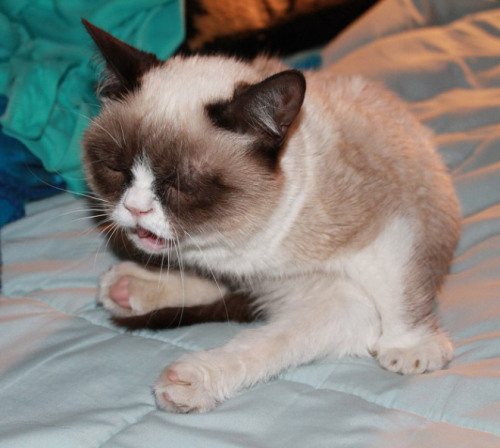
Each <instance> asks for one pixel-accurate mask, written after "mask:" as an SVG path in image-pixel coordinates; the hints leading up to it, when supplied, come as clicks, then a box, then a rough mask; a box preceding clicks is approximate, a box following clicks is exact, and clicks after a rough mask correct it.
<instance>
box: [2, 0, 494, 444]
mask: <svg viewBox="0 0 500 448" xmlns="http://www.w3.org/2000/svg"><path fill="white" fill-rule="evenodd" d="M446 5H447V6H448V11H447V14H446V17H444V16H443V14H444V12H446V8H445V6H446ZM473 8H476V9H475V11H473V10H472V9H473ZM441 17H443V18H445V19H446V20H441V19H440V18H441ZM382 18H383V19H384V20H382ZM438 19H439V20H438ZM441 24H445V26H441ZM370 34H371V35H372V38H371V39H370V38H369V35H370ZM347 47H349V50H348V51H345V50H346V48H347ZM340 54H342V55H341V56H339V55H340ZM322 59H323V61H326V63H328V64H329V65H330V66H331V70H333V71H335V72H340V73H352V72H356V73H362V74H364V75H366V76H369V77H371V78H373V79H377V80H379V81H383V82H385V83H388V84H389V85H390V86H391V87H392V88H393V89H394V90H395V91H396V92H398V93H399V94H400V95H402V96H403V97H405V98H406V99H407V100H408V101H410V106H411V108H412V109H413V111H414V112H415V114H416V115H417V116H418V117H419V118H420V119H421V120H423V121H424V122H425V123H426V124H427V125H429V126H430V127H431V128H432V129H434V131H435V133H436V140H437V143H438V146H439V150H440V151H441V153H442V154H443V155H444V156H445V159H446V161H447V163H448V165H449V167H450V169H451V171H452V176H453V180H454V184H455V186H456V188H457V192H458V196H459V200H460V203H461V205H462V210H463V215H464V218H463V231H462V237H461V240H460V244H459V246H458V248H457V251H456V254H455V259H454V262H453V266H452V269H451V274H450V276H449V277H448V279H447V282H446V284H445V286H444V288H443V290H442V291H441V293H440V294H439V297H438V301H437V304H436V306H437V311H438V315H439V318H440V320H441V322H442V324H443V326H444V327H445V328H446V329H447V330H448V331H449V333H450V336H451V338H452V339H453V341H454V344H455V347H456V354H455V358H454V359H453V361H452V362H451V363H450V365H449V366H448V367H447V368H446V369H445V370H441V371H437V372H432V373H428V374H424V375H407V376H402V375H396V374H393V373H390V372H387V371H385V370H383V369H382V368H380V366H379V365H378V364H377V362H375V361H374V360H373V359H368V358H363V359H353V358H342V359H327V360H322V361H319V362H316V363H313V364H311V365H307V366H301V367H298V368H295V369H290V370H288V371H285V372H282V373H281V374H280V375H279V376H278V377H277V378H274V379H273V380H272V381H270V382H268V383H265V384H259V385H257V386H255V387H253V388H250V389H248V390H245V391H243V392H242V393H241V394H238V395H237V396H236V397H234V398H233V399H231V400H229V401H227V402H226V403H223V404H221V405H220V406H218V407H217V408H216V409H215V410H214V411H212V412H210V413H207V414H198V415H196V414H194V415H175V414H169V413H165V412H162V411H159V410H158V409H157V408H156V406H155V403H154V398H153V395H152V393H151V387H152V385H153V384H154V382H155V380H156V378H157V377H158V374H159V372H160V371H161V370H162V369H163V368H164V367H165V366H166V365H168V364H169V363H171V362H173V361H175V360H176V359H177V358H178V357H179V356H181V355H182V354H184V353H189V352H192V351H194V350H201V349H206V348H210V347H213V346H216V345H220V344H222V343H224V341H226V340H228V339H229V338H231V337H232V336H234V335H236V334H237V333H238V332H239V331H240V330H241V329H242V328H243V327H244V326H243V325H237V324H232V323H221V324H205V325H196V326H192V327H188V328H178V329H173V330H169V331H158V332H153V331H147V330H141V331H134V332H125V331H123V330H122V329H120V328H117V327H116V326H114V325H113V324H112V323H111V322H110V321H109V315H108V313H107V312H106V311H105V310H103V309H102V308H101V307H99V306H97V305H96V303H95V296H96V292H97V283H98V277H99V275H100V274H101V273H102V272H104V271H105V270H106V269H107V268H108V267H109V266H110V265H111V264H113V263H115V262H116V261H117V258H116V257H115V255H113V254H112V252H111V251H110V249H109V248H108V247H107V243H106V236H105V232H101V231H100V230H99V229H97V228H95V223H94V222H93V221H92V220H91V219H89V215H90V214H91V213H92V212H91V211H86V208H87V207H88V204H87V203H86V202H85V201H84V200H83V199H75V198H74V197H72V196H70V195H69V194H63V195H58V196H56V197H53V198H50V199H45V200H43V201H41V202H34V203H31V204H29V206H28V208H27V216H26V217H25V218H23V219H21V220H19V221H16V222H14V223H11V224H8V225H7V226H5V227H4V228H3V229H2V232H1V235H0V236H1V243H2V248H3V257H4V258H3V260H4V266H3V269H2V274H3V280H4V283H3V296H0V447H2V448H45V447H50V448H53V447H57V448H59V447H64V448H66V447H71V448H89V447H102V448H142V447H147V448H164V447H168V448H177V447H181V448H184V447H186V448H190V447H199V446H200V447H204V448H205V447H206V448H229V447H234V448H282V447H286V448H295V447H307V448H309V447H312V448H336V447H343V448H385V447H389V448H393V447H396V448H431V447H432V448H450V447H453V448H493V447H499V446H500V331H499V329H500V306H499V304H500V300H499V297H500V283H499V279H500V151H499V148H500V7H498V2H490V1H488V0H484V1H483V0H475V1H470V0H412V1H411V0H386V1H383V2H382V3H381V4H380V6H379V7H377V8H376V9H375V10H373V11H372V12H371V13H369V14H368V15H367V16H366V17H365V18H364V19H362V20H361V21H360V22H359V24H358V25H356V26H354V27H353V28H352V29H351V30H349V31H348V32H347V33H346V34H344V35H343V36H341V38H340V39H339V40H338V41H336V42H334V43H333V44H332V46H330V47H328V48H327V49H326V50H325V51H324V52H322ZM419 75H420V76H419ZM108 230H109V229H108Z"/></svg>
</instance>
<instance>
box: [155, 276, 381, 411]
mask: <svg viewBox="0 0 500 448" xmlns="http://www.w3.org/2000/svg"><path fill="white" fill-rule="evenodd" d="M316 280H317V281H315V282H313V281H311V279H298V281H297V282H296V283H294V285H293V286H292V287H291V288H290V290H289V292H288V294H287V295H286V296H285V297H284V298H282V299H279V300H277V301H276V302H275V304H274V306H276V305H278V304H279V303H280V301H281V303H282V304H283V309H280V308H279V307H277V308H274V309H273V310H271V318H270V320H269V322H268V323H267V324H265V325H263V326H261V327H258V328H252V329H247V330H244V331H242V332H241V333H239V334H238V335H236V337H234V338H233V339H232V340H230V341H229V342H228V343H227V344H225V345H224V346H222V347H219V348H215V349H211V350H207V351H203V352H197V353H191V354H187V355H184V356H183V357H181V358H180V359H179V360H177V361H176V362H174V363H173V364H171V365H170V366H168V367H167V368H166V369H165V370H164V372H163V373H162V375H161V376H160V378H159V380H158V382H157V383H156V386H155V395H156V399H157V403H158V405H159V406H160V407H161V408H163V409H165V410H168V411H171V412H181V413H185V412H206V411H208V410H210V409H212V408H213V407H214V406H215V405H216V404H217V403H220V402H223V401H225V400H227V399H228V398H230V397H232V396H233V395H235V394H236V393H237V392H238V391H239V390H241V389H242V388H245V387H249V386H252V385H254V384H255V383H257V382H260V381H266V380H268V379H270V378H271V377H273V376H275V375H277V374H278V373H279V372H281V371H282V370H283V369H286V368H289V367H294V366H297V365H300V364H305V363H309V362H311V361H313V360H315V359H318V358H322V357H325V356H327V355H332V354H333V355H347V354H350V355H368V349H369V348H370V347H371V346H372V345H373V344H374V343H375V341H376V340H377V339H378V337H379V335H380V328H379V320H378V315H377V312H376V310H375V308H374V307H373V304H372V303H371V302H370V301H369V300H368V299H366V296H365V295H364V294H363V293H362V292H361V291H360V290H359V288H357V287H356V286H355V285H352V284H351V283H349V282H344V281H335V280H332V279H331V278H328V279H323V280H319V279H316ZM283 289H284V287H282V286H281V285H280V291H278V290H277V291H276V292H281V293H283V292H284V291H283ZM271 300H273V299H271Z"/></svg>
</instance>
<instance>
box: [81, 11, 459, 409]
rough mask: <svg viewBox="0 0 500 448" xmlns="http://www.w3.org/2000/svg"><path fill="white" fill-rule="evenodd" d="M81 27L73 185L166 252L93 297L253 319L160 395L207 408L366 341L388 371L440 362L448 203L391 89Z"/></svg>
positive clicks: (110, 278) (442, 175) (444, 349)
mask: <svg viewBox="0 0 500 448" xmlns="http://www.w3.org/2000/svg"><path fill="white" fill-rule="evenodd" d="M84 24H85V26H86V28H87V30H88V32H89V33H90V35H91V36H92V38H93V39H94V41H95V43H96V44H97V47H98V48H99V49H100V52H101V53H102V56H103V58H104V61H105V66H106V67H105V72H106V74H105V79H104V80H103V82H102V84H101V87H100V94H101V96H102V108H101V111H100V113H99V115H98V116H97V117H96V118H95V119H94V120H93V121H92V122H91V123H90V125H89V127H88V129H87V130H86V132H85V134H84V137H83V140H82V146H83V161H84V165H85V169H86V173H87V177H88V182H89V185H90V187H91V189H92V190H93V192H94V193H95V194H96V195H97V197H99V198H101V199H102V200H103V201H105V202H106V204H107V205H106V207H107V213H108V215H109V219H110V220H112V221H113V223H114V224H115V225H116V226H117V227H118V228H120V229H123V231H124V232H125V233H126V234H127V236H128V238H129V239H130V240H131V241H132V242H133V243H134V244H135V246H137V248H138V249H139V250H140V251H142V252H144V253H146V254H148V255H149V256H158V257H160V258H161V259H162V261H163V265H164V268H163V273H162V272H161V271H158V270H156V271H155V270H150V269H147V268H146V267H144V266H141V265H140V264H137V263H133V262H130V261H125V262H123V263H119V264H117V265H115V266H114V267H112V268H111V269H110V270H109V271H108V272H106V273H105V274H104V275H103V276H102V278H101V282H100V288H99V298H98V300H99V302H100V303H101V304H102V305H103V306H104V307H105V308H106V309H108V310H109V311H110V312H111V314H112V315H113V316H115V318H117V319H124V320H125V321H126V320H127V319H133V318H134V317H137V318H140V317H141V316H145V315H148V316H150V317H151V316H155V315H158V316H164V315H163V314H162V313H163V312H165V311H168V310H169V309H172V310H175V312H176V313H177V311H179V310H183V312H185V313H186V315H188V321H189V323H193V322H196V319H197V317H198V318H200V319H202V318H203V317H205V316H207V315H208V314H209V312H210V310H212V311H214V310H215V311H214V312H215V313H216V314H217V313H218V314H219V315H218V318H219V319H220V320H224V319H226V318H231V317H232V313H233V312H234V313H235V315H238V313H240V315H239V317H237V319H238V318H241V320H243V321H245V320H246V319H247V318H248V319H251V318H252V317H255V316H260V317H261V318H262V319H264V323H263V324H261V325H258V326H251V327H250V328H245V329H242V331H241V332H240V333H238V334H237V335H236V336H235V337H234V338H233V339H231V340H229V341H228V342H227V343H226V344H224V345H223V346H221V347H217V348H213V349H210V350H206V351H202V352H197V353H189V354H186V355H184V356H182V357H181V358H180V359H178V360H177V361H175V362H173V363H172V364H170V365H169V366H167V367H166V368H165V370H164V371H163V373H161V375H160V377H159V379H158V381H157V383H156V385H155V386H154V393H155V397H156V400H157V403H158V406H159V407H160V408H162V409H165V410H167V411H171V412H180V413H187V412H206V411H209V410H211V409H213V408H214V407H215V406H216V405H217V404H219V403H222V402H224V401H225V400H227V399H229V398H230V397H232V396H234V395H235V394H236V393H237V392H239V391H240V390H242V389H244V388H247V387H250V386H252V385H254V384H255V383H257V382H261V381H266V380H268V379H270V378H272V377H273V376H275V375H277V374H278V373H280V372H281V371H283V370H284V369H288V368H292V367H294V366H298V365H301V364H305V363H310V362H312V361H314V360H317V359H320V358H323V357H326V356H345V355H353V356H373V357H374V358H376V359H377V360H378V362H379V363H380V364H381V366H382V367H384V368H386V369H388V370H389V371H392V372H399V373H402V374H409V373H422V372H425V371H432V370H435V369H441V368H442V367H444V366H445V365H446V363H447V362H448V361H450V360H451V359H452V356H453V347H452V344H451V342H450V339H449V337H448V336H447V334H446V332H445V331H443V330H442V329H441V328H440V327H439V326H438V323H437V319H436V317H435V315H434V314H433V310H432V306H433V299H434V297H435V295H436V292H437V291H438V289H439V288H440V286H441V284H442V282H443V280H444V278H445V276H446V274H447V272H448V269H449V266H450V263H451V259H452V256H453V252H454V248H455V246H456V243H457V239H458V235H459V222H460V213H459V206H458V203H457V199H456V196H455V193H454V189H453V186H452V182H451V179H450V176H449V175H448V173H447V170H446V167H445V165H444V163H443V162H442V160H441V159H440V157H439V156H438V154H437V152H436V150H435V148H434V146H433V143H432V134H431V132H430V131H429V130H428V129H426V128H425V127H424V126H423V125H421V124H419V123H418V122H417V121H416V120H415V119H414V118H413V117H412V116H411V115H410V113H409V112H408V110H407V108H406V106H405V105H404V104H403V103H402V102H401V101H400V100H398V99H397V98H396V97H395V96H394V95H393V94H392V93H390V92H388V91H387V90H386V89H385V88H384V87H382V86H380V85H378V84H374V83H372V82H370V81H368V80H365V79H364V78H362V77H360V76H354V75H353V76H347V75H344V76H340V75H336V74H335V73H332V72H330V71H328V70H327V69H324V70H320V71H317V72H312V71H311V72H306V73H302V72H299V71H297V70H293V69H289V68H287V67H286V66H285V65H283V64H282V63H281V62H280V61H279V60H277V59H273V58H267V57H257V58H256V59H255V60H253V61H252V62H243V61H240V60H237V59H234V58H230V57H221V56H190V57H183V56H174V57H172V58H170V59H168V60H167V61H166V62H163V61H160V60H158V59H157V58H156V57H155V56H154V55H152V54H150V53H146V52H144V51H141V50H139V49H136V48H134V47H132V46H129V45H127V44H125V43H124V42H121V41H120V40H118V39H116V38H115V37H113V36H112V35H110V34H108V33H107V32H105V31H104V30H101V29H99V28H97V27H96V26H94V25H92V24H90V23H89V22H87V21H85V20H84ZM176 264H177V265H178V266H179V267H180V268H179V269H174V268H173V266H174V265H176ZM165 271H168V272H165ZM235 293H236V295H234V294H235ZM238 294H239V296H240V298H241V297H243V296H244V297H247V298H249V300H250V302H247V301H245V300H243V299H241V302H239V299H238ZM238 303H241V308H242V309H243V308H244V309H246V310H247V311H248V312H246V311H245V312H241V309H240V311H238V309H239V308H238ZM226 304H228V306H227V307H226V308H224V306H225V305H226ZM245 307H246V308H245ZM160 309H161V310H160ZM156 310H160V311H156ZM193 310H195V311H193ZM204 310H208V311H207V313H205V312H204ZM224 312H226V313H227V317H226V315H225V314H224ZM148 313H149V314H148ZM166 315H168V313H167V314H166ZM165 319H167V318H165ZM166 323H167V322H166ZM184 323H185V322H184Z"/></svg>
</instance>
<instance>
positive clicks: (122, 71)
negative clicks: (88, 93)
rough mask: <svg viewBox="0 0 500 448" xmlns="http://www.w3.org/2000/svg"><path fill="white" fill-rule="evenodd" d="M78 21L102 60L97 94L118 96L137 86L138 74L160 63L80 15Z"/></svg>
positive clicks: (151, 55)
mask: <svg viewBox="0 0 500 448" xmlns="http://www.w3.org/2000/svg"><path fill="white" fill-rule="evenodd" d="M82 23H83V25H84V26H85V28H86V29H87V31H88V33H89V34H90V36H91V37H92V39H93V40H94V42H95V43H96V45H97V47H98V48H99V50H100V52H101V54H102V56H103V58H104V60H105V62H106V77H105V79H104V81H103V83H102V86H101V92H100V93H101V94H103V95H104V96H109V97H112V98H113V97H120V96H123V95H124V94H126V93H127V92H129V91H131V90H134V89H136V88H137V87H138V86H139V83H140V79H141V76H142V75H143V74H144V73H146V72H147V71H148V70H150V69H151V68H152V67H154V66H157V65H160V64H161V63H162V62H161V61H160V60H159V59H157V57H156V56H155V55H154V54H151V53H146V52H145V51H141V50H138V49H137V48H134V47H132V46H131V45H128V44H126V43H125V42H122V41H121V40H119V39H117V38H116V37H114V36H112V35H111V34H109V33H108V32H106V31H104V30H102V29H101V28H99V27H97V26H95V25H92V24H91V23H90V22H89V21H87V20H85V19H83V18H82Z"/></svg>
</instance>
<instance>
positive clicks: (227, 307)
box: [111, 293, 261, 330]
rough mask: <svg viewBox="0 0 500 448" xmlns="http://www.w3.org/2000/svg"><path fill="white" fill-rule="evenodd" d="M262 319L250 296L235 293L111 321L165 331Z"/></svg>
mask: <svg viewBox="0 0 500 448" xmlns="http://www.w3.org/2000/svg"><path fill="white" fill-rule="evenodd" d="M260 318H261V316H260V313H259V311H258V310H257V308H256V307H255V306H253V303H252V300H251V299H250V298H249V297H248V296H246V295H243V294H236V293H235V294H231V295H228V296H226V297H224V298H222V299H220V300H218V301H216V302H213V303H210V304H207V305H198V306H186V307H171V308H161V309H158V310H154V311H152V312H150V313H147V314H141V315H139V316H132V317H116V316H115V317H113V318H112V319H111V320H112V322H114V323H115V324H116V325H118V326H120V327H124V328H127V329H128V330H139V329H142V328H148V329H151V330H161V329H166V328H177V327H184V326H188V325H194V324H200V323H207V322H228V321H232V322H239V323H249V322H254V321H256V320H259V319H260Z"/></svg>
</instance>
